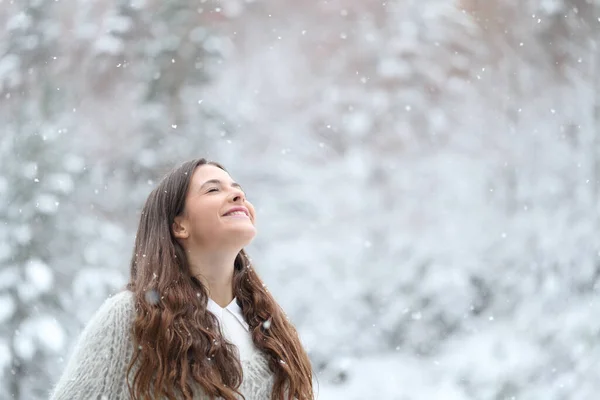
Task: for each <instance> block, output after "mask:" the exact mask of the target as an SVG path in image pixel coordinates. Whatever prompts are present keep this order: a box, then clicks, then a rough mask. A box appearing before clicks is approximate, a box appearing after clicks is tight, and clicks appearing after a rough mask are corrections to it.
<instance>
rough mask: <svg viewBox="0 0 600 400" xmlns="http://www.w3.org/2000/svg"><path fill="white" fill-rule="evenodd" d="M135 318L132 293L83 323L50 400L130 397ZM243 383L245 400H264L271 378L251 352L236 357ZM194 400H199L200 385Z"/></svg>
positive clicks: (264, 363) (261, 358)
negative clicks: (128, 374)
mask: <svg viewBox="0 0 600 400" xmlns="http://www.w3.org/2000/svg"><path fill="white" fill-rule="evenodd" d="M134 318H135V309H134V299H133V293H132V292H130V291H124V292H121V293H118V294H116V295H114V296H113V297H111V298H109V299H107V300H106V301H105V302H104V304H103V305H102V306H101V307H100V309H99V310H98V311H97V312H96V314H95V315H94V317H93V318H92V319H91V321H90V322H89V323H88V324H87V325H86V327H85V328H84V330H83V332H82V333H81V336H80V337H79V340H78V342H77V344H76V345H75V348H74V350H73V353H72V355H71V357H70V359H69V361H68V363H67V365H66V367H65V369H64V372H63V374H62V376H61V378H60V379H59V381H58V383H57V384H56V386H55V387H54V389H53V391H52V394H51V396H50V399H51V400H92V399H93V400H104V399H106V400H124V399H129V398H130V397H129V391H128V388H127V381H126V372H127V367H128V365H129V362H130V360H131V357H132V356H133V346H134V345H133V338H132V337H131V333H130V328H131V324H132V323H133V320H134ZM241 363H242V369H243V381H242V385H241V386H240V388H239V390H240V392H241V393H242V394H243V395H244V397H245V398H246V400H268V399H270V396H271V391H272V388H273V374H272V373H271V372H270V370H269V367H268V365H267V359H266V357H265V356H264V355H263V353H261V352H255V353H253V354H252V356H251V357H250V358H248V359H243V358H242V359H241ZM194 394H195V397H194V399H197V400H204V399H207V398H208V397H207V396H205V395H202V394H201V389H200V388H199V387H196V388H194Z"/></svg>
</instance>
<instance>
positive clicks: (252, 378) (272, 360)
mask: <svg viewBox="0 0 600 400" xmlns="http://www.w3.org/2000/svg"><path fill="white" fill-rule="evenodd" d="M255 220H256V215H255V211H254V207H253V206H252V204H251V203H250V202H249V201H248V200H247V199H246V196H245V193H244V191H243V190H242V188H241V187H240V185H239V184H237V183H235V182H234V181H233V180H232V179H231V177H230V176H229V174H228V173H227V171H226V170H225V169H224V168H223V167H222V166H221V165H219V164H217V163H215V162H208V161H206V160H205V159H199V160H193V161H189V162H187V163H185V164H183V165H182V166H181V167H179V168H177V169H175V170H174V171H172V172H171V173H169V174H168V175H167V176H166V177H165V178H164V179H163V180H162V181H161V183H160V184H159V185H158V186H157V187H156V188H155V189H154V190H153V191H152V192H151V193H150V195H149V196H148V199H147V201H146V204H145V206H144V208H143V210H142V214H141V218H140V224H139V227H138V231H137V235H136V242H135V248H134V254H133V257H132V261H131V278H130V281H129V283H128V285H127V290H125V291H123V292H121V293H119V294H117V295H115V296H113V297H112V298H110V299H108V300H107V301H106V302H105V303H104V304H103V305H102V307H101V308H100V309H99V310H98V312H97V313H96V315H95V316H94V317H93V318H92V320H91V321H90V322H89V323H88V325H87V326H86V328H85V329H84V331H83V333H82V335H81V337H80V338H79V341H78V343H77V345H76V347H75V350H74V353H73V355H72V356H71V358H70V360H69V362H68V364H67V366H66V368H65V371H64V372H63V375H62V377H61V378H60V380H59V382H58V383H57V385H56V386H55V388H54V391H53V393H52V395H51V399H53V400H63V399H90V398H94V399H95V398H104V396H106V397H107V398H109V399H129V398H133V399H142V398H166V399H186V400H190V399H213V398H217V397H218V398H222V399H226V400H234V399H238V398H240V396H243V398H245V399H246V400H259V399H260V400H266V399H272V400H276V399H281V400H283V399H286V400H288V399H289V400H291V399H313V398H314V394H313V387H312V375H313V372H312V368H311V365H310V361H309V359H308V356H307V355H306V352H305V351H304V349H303V347H302V344H301V342H300V339H299V337H298V334H297V332H296V329H295V328H294V326H293V325H292V324H291V323H290V322H289V321H288V319H287V318H286V316H285V314H284V313H283V311H282V309H281V308H280V306H279V305H278V304H277V302H276V301H275V299H274V298H273V297H272V295H271V294H270V293H269V292H267V291H266V290H265V288H264V285H263V283H262V281H261V279H260V278H259V276H258V275H257V273H256V271H255V270H254V269H253V268H252V266H251V264H250V261H249V258H248V256H247V255H246V253H245V251H244V246H246V245H247V244H248V243H250V242H251V241H252V239H253V238H254V236H255V235H256V228H255Z"/></svg>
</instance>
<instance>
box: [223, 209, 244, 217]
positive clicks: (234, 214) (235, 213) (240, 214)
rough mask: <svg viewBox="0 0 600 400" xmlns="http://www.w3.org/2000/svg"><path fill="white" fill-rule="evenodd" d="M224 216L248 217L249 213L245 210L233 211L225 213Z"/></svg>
mask: <svg viewBox="0 0 600 400" xmlns="http://www.w3.org/2000/svg"><path fill="white" fill-rule="evenodd" d="M224 217H244V218H248V215H246V213H245V212H244V211H233V212H230V213H227V214H225V215H224Z"/></svg>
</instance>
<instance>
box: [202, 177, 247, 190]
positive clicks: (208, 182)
mask: <svg viewBox="0 0 600 400" xmlns="http://www.w3.org/2000/svg"><path fill="white" fill-rule="evenodd" d="M211 183H216V184H217V185H221V186H222V185H223V182H221V181H220V180H218V179H209V180H207V181H206V182H204V183H203V184H202V185H201V186H200V190H202V188H203V187H204V186H206V185H210V184H211ZM231 187H236V188H238V189H240V190H241V191H242V192H243V191H244V189H242V186H241V185H240V184H239V183H237V182H232V183H231Z"/></svg>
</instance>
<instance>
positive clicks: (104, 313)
mask: <svg viewBox="0 0 600 400" xmlns="http://www.w3.org/2000/svg"><path fill="white" fill-rule="evenodd" d="M134 319H135V305H134V295H133V293H132V292H131V291H129V290H124V291H121V292H119V293H116V294H114V295H112V296H110V297H108V298H107V299H106V300H104V302H103V303H102V304H101V305H100V307H99V308H98V310H97V311H96V313H95V314H94V315H93V316H92V318H91V319H90V321H89V322H88V323H87V324H86V326H85V328H84V330H83V332H82V336H84V337H88V338H89V337H90V336H95V335H97V334H100V335H104V334H105V333H107V332H108V331H110V332H111V333H117V332H119V331H121V332H126V331H128V330H129V327H130V326H131V323H132V322H133V320H134Z"/></svg>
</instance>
